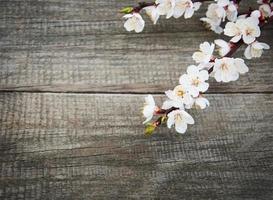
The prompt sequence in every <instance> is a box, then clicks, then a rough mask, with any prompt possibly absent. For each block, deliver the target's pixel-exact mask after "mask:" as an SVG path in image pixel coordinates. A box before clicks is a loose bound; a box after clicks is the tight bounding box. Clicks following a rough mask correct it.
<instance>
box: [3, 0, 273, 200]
mask: <svg viewBox="0 0 273 200" xmlns="http://www.w3.org/2000/svg"><path fill="white" fill-rule="evenodd" d="M255 1H256V0H251V1H242V2H243V3H244V4H243V5H242V7H243V9H246V10H247V9H248V7H249V6H251V5H253V3H254V2H255ZM135 4H136V1H133V0H107V1H106V0H39V1H38V0H22V1H19V0H0V199H1V200H2V199H4V200H11V199H14V200H20V199H22V200H34V199H35V200H36V199H48V200H55V199H56V200H57V199H65V200H70V199H71V200H77V199H79V200H82V199H86V200H90V199H92V200H93V199H196V200H202V199H215V200H222V199H224V200H225V199H230V200H237V199H251V200H254V199H255V200H256V199H262V200H270V199H273V156H272V153H273V131H272V130H273V124H272V122H273V93H272V92H273V79H272V74H273V68H272V64H273V56H272V49H271V50H270V51H267V52H265V54H264V55H263V57H262V58H261V59H257V60H251V61H247V64H248V65H249V67H250V72H249V73H248V74H247V75H244V76H241V77H240V80H239V81H237V82H234V83H229V84H219V83H215V82H214V81H213V80H211V81H210V83H211V87H210V89H209V92H208V93H210V94H208V95H207V97H208V99H209V100H210V102H211V106H210V107H209V108H208V109H206V110H202V111H201V110H199V111H191V114H192V115H193V117H194V118H195V121H196V124H195V125H193V126H190V127H189V129H188V132H187V133H186V134H185V135H179V134H177V133H175V132H174V131H173V130H169V129H167V128H160V130H158V131H157V132H156V133H155V134H154V135H153V136H151V137H146V136H144V127H143V125H142V121H143V118H142V116H141V113H140V111H141V106H142V103H143V99H144V96H145V94H146V93H155V94H156V100H157V102H158V103H160V102H162V101H163V96H162V95H160V94H162V93H163V92H164V91H165V90H166V89H170V88H173V87H174V86H175V85H176V84H177V82H178V78H179V76H180V75H181V74H182V73H183V72H185V70H186V67H187V65H189V64H192V63H193V61H192V58H191V56H192V54H193V52H194V51H195V50H197V49H198V46H199V43H201V42H203V41H204V40H208V41H210V42H212V41H213V40H214V39H217V38H220V37H221V36H218V35H216V34H214V33H211V32H208V31H206V30H205V28H204V26H202V24H201V22H200V21H199V18H200V17H202V16H204V13H205V9H206V6H203V7H202V8H201V10H200V11H198V12H197V13H196V14H195V15H194V17H193V18H192V19H190V20H184V19H182V18H181V19H170V20H165V19H161V20H160V21H159V23H158V25H156V26H153V25H151V23H150V22H149V21H148V20H146V23H147V26H146V27H145V30H144V32H143V33H141V34H135V33H127V32H126V31H125V30H124V29H123V27H122V26H123V24H122V20H121V17H122V15H120V14H118V13H117V11H118V10H119V9H120V8H121V7H123V6H128V5H135ZM272 35H273V25H269V26H267V27H265V29H264V31H263V33H262V37H261V38H260V41H264V42H267V43H268V44H269V45H270V46H271V47H273V38H272ZM241 55H242V49H240V51H239V52H238V53H237V56H241ZM66 92H67V94H66ZM93 93H94V94H93ZM133 93H134V94H133ZM159 93H160V94H159Z"/></svg>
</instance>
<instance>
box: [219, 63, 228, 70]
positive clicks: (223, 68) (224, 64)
mask: <svg viewBox="0 0 273 200" xmlns="http://www.w3.org/2000/svg"><path fill="white" fill-rule="evenodd" d="M220 67H221V69H222V70H228V65H227V64H226V63H222V64H221V66H220Z"/></svg>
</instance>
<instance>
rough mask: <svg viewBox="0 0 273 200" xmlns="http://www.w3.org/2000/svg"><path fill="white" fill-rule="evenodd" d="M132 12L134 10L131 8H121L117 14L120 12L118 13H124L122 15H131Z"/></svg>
mask: <svg viewBox="0 0 273 200" xmlns="http://www.w3.org/2000/svg"><path fill="white" fill-rule="evenodd" d="M133 10H134V8H133V7H124V8H122V9H121V10H120V11H119V12H120V13H124V14H129V13H131V12H132V11H133Z"/></svg>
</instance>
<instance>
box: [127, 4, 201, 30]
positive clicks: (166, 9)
mask: <svg viewBox="0 0 273 200" xmlns="http://www.w3.org/2000/svg"><path fill="white" fill-rule="evenodd" d="M200 5H201V3H200V2H195V3H193V2H192V1H191V0H156V1H155V2H154V3H153V4H151V5H150V4H148V6H143V9H144V10H145V12H146V14H147V15H148V16H149V18H150V19H151V20H152V22H153V23H154V24H156V23H157V21H158V19H159V17H160V16H161V15H165V16H166V18H167V19H169V18H171V17H174V18H179V17H181V16H182V15H184V18H185V19H187V18H190V17H192V16H193V14H194V11H196V10H198V9H199V8H200ZM139 11H140V9H134V8H130V7H128V8H127V9H125V10H124V11H123V12H124V13H127V14H126V15H124V16H123V18H125V19H126V22H125V23H124V28H125V29H126V30H127V31H135V32H136V33H139V32H141V31H142V30H143V29H144V26H145V21H144V20H143V18H142V16H141V15H140V13H139Z"/></svg>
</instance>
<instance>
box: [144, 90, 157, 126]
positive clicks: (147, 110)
mask: <svg viewBox="0 0 273 200" xmlns="http://www.w3.org/2000/svg"><path fill="white" fill-rule="evenodd" d="M156 109H157V106H156V105H155V100H154V98H153V96H152V95H148V96H147V97H145V103H144V107H143V111H142V114H143V116H144V117H145V118H146V120H145V121H144V122H143V124H145V123H147V122H148V121H150V120H151V119H152V118H153V116H154V112H155V111H156Z"/></svg>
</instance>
